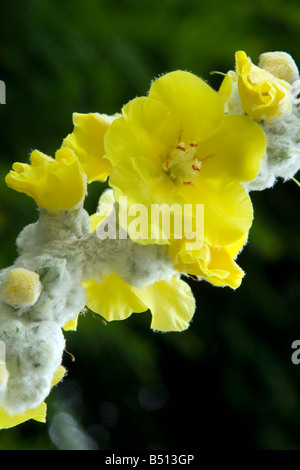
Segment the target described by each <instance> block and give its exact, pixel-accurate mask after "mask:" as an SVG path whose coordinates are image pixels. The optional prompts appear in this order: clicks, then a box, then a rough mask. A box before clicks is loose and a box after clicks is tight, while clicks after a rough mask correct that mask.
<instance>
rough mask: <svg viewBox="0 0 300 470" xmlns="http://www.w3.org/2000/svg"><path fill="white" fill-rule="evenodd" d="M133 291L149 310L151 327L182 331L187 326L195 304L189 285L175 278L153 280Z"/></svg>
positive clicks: (159, 329)
mask: <svg viewBox="0 0 300 470" xmlns="http://www.w3.org/2000/svg"><path fill="white" fill-rule="evenodd" d="M133 292H135V294H136V295H137V297H139V299H140V300H141V301H142V302H143V303H144V304H145V305H147V307H148V308H149V309H150V310H151V314H152V322H151V328H152V329H153V330H157V331H183V330H186V329H187V328H188V327H189V323H190V321H191V319H192V317H193V315H194V312H195V308H196V304H195V299H194V296H193V294H192V291H191V289H190V287H189V285H188V284H187V283H186V282H184V281H182V280H180V279H177V278H174V279H171V280H164V281H159V282H155V283H154V284H152V285H151V286H148V287H146V288H145V289H144V290H141V289H136V288H133Z"/></svg>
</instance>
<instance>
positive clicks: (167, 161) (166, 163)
mask: <svg viewBox="0 0 300 470" xmlns="http://www.w3.org/2000/svg"><path fill="white" fill-rule="evenodd" d="M165 165H166V168H169V165H170V162H169V160H166V161H165Z"/></svg>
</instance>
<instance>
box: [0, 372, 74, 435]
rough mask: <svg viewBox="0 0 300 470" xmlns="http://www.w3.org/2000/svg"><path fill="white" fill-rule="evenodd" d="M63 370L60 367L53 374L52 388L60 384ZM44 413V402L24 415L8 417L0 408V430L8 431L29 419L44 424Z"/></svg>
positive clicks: (45, 406)
mask: <svg viewBox="0 0 300 470" xmlns="http://www.w3.org/2000/svg"><path fill="white" fill-rule="evenodd" d="M65 372H66V370H65V368H64V367H63V366H60V367H59V368H58V369H57V371H56V372H55V374H54V376H53V380H52V383H51V385H52V387H54V386H55V385H56V384H57V383H58V382H60V381H61V380H62V379H63V377H64V375H65ZM46 412H47V405H46V403H45V402H43V403H41V404H40V405H39V406H37V407H36V408H34V409H31V410H27V411H25V413H22V414H15V415H12V416H11V415H10V414H8V413H7V411H5V409H4V408H3V407H2V406H0V429H8V428H13V427H15V426H17V425H18V424H21V423H24V422H25V421H28V420H29V419H33V420H35V421H39V422H41V423H45V422H46Z"/></svg>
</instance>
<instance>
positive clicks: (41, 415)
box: [0, 403, 47, 429]
mask: <svg viewBox="0 0 300 470" xmlns="http://www.w3.org/2000/svg"><path fill="white" fill-rule="evenodd" d="M46 411H47V406H46V403H41V404H40V405H39V406H38V407H36V408H34V409H31V410H27V411H25V413H22V414H15V415H13V416H10V415H9V414H8V413H7V412H6V411H5V409H4V408H3V407H2V406H0V429H8V428H13V427H14V426H17V425H18V424H21V423H24V422H25V421H28V420H29V419H34V420H35V421H39V422H41V423H45V422H46Z"/></svg>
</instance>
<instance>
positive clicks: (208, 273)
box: [168, 237, 246, 289]
mask: <svg viewBox="0 0 300 470" xmlns="http://www.w3.org/2000/svg"><path fill="white" fill-rule="evenodd" d="M245 241H246V237H243V238H242V239H241V240H239V241H238V242H236V243H234V244H232V245H229V246H225V247H213V246H210V245H208V244H207V243H204V245H203V246H202V248H200V249H199V250H190V249H189V248H188V245H187V243H188V242H187V240H178V241H174V242H172V243H171V245H170V246H169V247H168V254H169V255H170V257H171V259H172V260H173V262H174V267H175V268H176V269H177V270H178V271H179V272H180V273H187V274H190V275H192V276H197V278H199V279H204V280H206V281H208V282H210V283H211V284H213V285H214V286H229V287H231V288H233V289H237V288H238V287H239V286H240V285H241V282H242V278H243V277H244V271H243V270H242V269H241V268H240V267H239V266H238V265H237V263H236V262H235V261H234V258H235V257H236V255H237V254H238V252H239V251H240V249H241V248H242V246H243V245H244V243H245Z"/></svg>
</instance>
